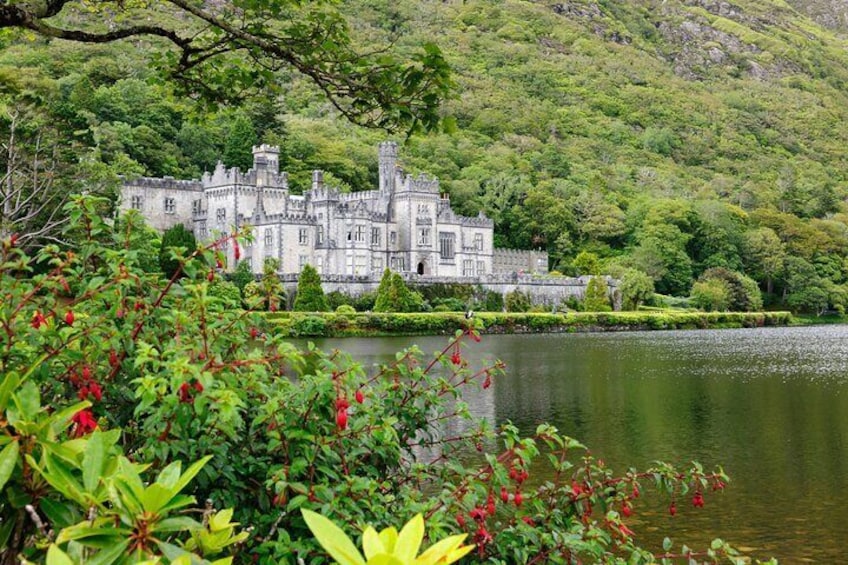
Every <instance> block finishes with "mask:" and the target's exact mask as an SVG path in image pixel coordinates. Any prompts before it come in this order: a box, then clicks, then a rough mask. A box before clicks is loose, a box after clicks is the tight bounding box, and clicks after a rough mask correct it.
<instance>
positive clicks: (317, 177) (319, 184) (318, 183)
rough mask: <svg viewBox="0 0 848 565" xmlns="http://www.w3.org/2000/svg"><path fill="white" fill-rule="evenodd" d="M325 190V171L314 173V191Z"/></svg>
mask: <svg viewBox="0 0 848 565" xmlns="http://www.w3.org/2000/svg"><path fill="white" fill-rule="evenodd" d="M321 188H324V171H312V190H320V189H321Z"/></svg>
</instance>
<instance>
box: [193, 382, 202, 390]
mask: <svg viewBox="0 0 848 565" xmlns="http://www.w3.org/2000/svg"><path fill="white" fill-rule="evenodd" d="M191 386H192V387H194V390H196V391H197V392H203V385H202V384H200V381H194V383H192V385H191Z"/></svg>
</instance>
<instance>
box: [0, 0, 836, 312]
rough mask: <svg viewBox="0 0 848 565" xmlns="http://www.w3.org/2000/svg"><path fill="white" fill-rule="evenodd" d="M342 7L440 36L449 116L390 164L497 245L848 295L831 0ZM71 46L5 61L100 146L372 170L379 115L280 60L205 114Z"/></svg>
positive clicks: (396, 28) (369, 32)
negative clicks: (335, 96) (489, 231)
mask: <svg viewBox="0 0 848 565" xmlns="http://www.w3.org/2000/svg"><path fill="white" fill-rule="evenodd" d="M344 10H345V11H346V12H347V13H348V14H349V18H350V21H351V27H352V30H353V32H354V33H355V34H356V35H357V37H358V38H359V39H360V41H361V42H362V43H363V45H368V44H370V42H371V41H372V40H378V39H379V40H386V39H389V40H391V41H396V42H397V43H398V44H399V45H400V46H402V47H405V46H408V47H410V48H412V47H413V46H418V45H420V44H421V43H422V42H424V41H431V40H432V41H435V42H436V43H437V44H438V45H440V47H441V48H442V49H443V51H444V52H445V54H446V56H447V58H448V60H449V61H450V63H451V65H452V66H453V69H454V73H455V77H454V78H455V81H456V83H457V87H456V95H455V97H454V98H453V99H452V100H451V101H450V102H449V103H448V104H447V105H446V107H445V109H444V111H445V115H446V116H448V117H449V120H448V123H449V124H450V123H455V128H453V129H452V131H450V133H440V134H433V135H429V136H426V137H420V136H418V137H414V138H412V139H410V140H408V142H407V146H406V147H405V149H404V151H403V159H402V160H403V164H404V166H405V167H406V168H407V169H409V170H412V171H427V172H430V173H433V174H435V175H437V176H438V177H439V178H440V179H441V180H442V185H443V187H444V189H445V190H446V191H447V192H449V193H450V195H451V198H452V200H453V203H454V206H455V207H456V208H458V209H460V210H461V211H463V212H465V213H468V214H476V212H477V211H478V210H479V209H483V210H485V211H486V213H487V214H489V215H490V216H491V217H493V218H494V219H495V221H496V230H497V234H498V243H499V244H500V245H508V246H515V247H524V248H530V247H533V248H537V247H541V248H546V249H548V251H549V252H550V254H551V258H552V263H553V265H552V266H554V267H557V268H560V269H561V270H568V269H570V265H571V261H572V259H573V258H574V257H575V256H576V255H577V254H578V253H579V252H580V251H591V252H594V253H596V254H598V255H600V256H601V257H602V258H604V259H605V260H606V262H607V266H608V268H611V269H613V270H615V269H616V268H618V269H619V270H620V269H621V268H624V267H628V268H636V269H639V270H641V271H644V272H646V273H648V274H649V275H650V276H651V277H652V278H653V279H654V280H655V283H656V285H657V288H658V290H661V291H663V292H671V293H676V294H686V293H688V291H689V289H690V287H691V285H692V283H693V281H694V280H695V279H696V278H697V277H698V276H699V275H700V274H701V273H702V272H703V271H704V270H705V269H708V268H710V267H725V268H729V269H732V270H737V271H744V272H745V273H747V274H748V275H750V276H752V277H754V278H755V279H756V280H757V281H758V282H759V283H760V285H761V288H762V289H763V290H770V291H773V293H774V294H773V296H772V297H771V298H772V300H773V301H778V302H786V301H789V302H790V305H792V306H794V307H797V308H803V309H813V310H816V309H821V308H824V307H827V306H828V305H830V306H837V307H841V305H842V304H843V303H844V302H846V301H845V300H844V299H843V298H842V295H843V294H846V293H844V292H843V285H844V283H845V282H846V280H848V267H846V265H845V261H844V258H845V256H846V253H847V252H848V227H846V223H845V222H846V221H848V219H847V218H848V216H846V215H845V214H844V212H845V211H846V210H845V199H846V196H848V180H847V179H846V176H847V175H848V149H846V148H848V128H846V127H845V124H846V118H848V35H847V34H846V30H848V26H846V17H845V16H846V10H845V8H844V5H843V3H841V2H836V1H835V0H831V1H829V2H828V1H827V0H810V1H807V0H793V1H792V2H783V1H768V0H745V1H736V2H733V3H730V2H724V1H718V0H716V1H713V0H699V1H687V2H680V1H671V0H669V1H653V0H639V1H628V2H625V1H609V0H606V1H599V2H590V1H579V0H578V1H570V2H565V1H563V2H553V1H518V0H505V1H503V0H502V1H491V0H467V1H465V2H459V1H445V2H430V1H421V2H413V1H409V0H401V1H391V2H390V1H388V0H379V1H366V0H352V1H350V2H346V3H345V4H344ZM104 52H105V54H104ZM80 53H81V49H80V48H78V47H74V48H71V49H69V48H67V44H65V45H60V44H58V43H53V44H50V45H45V44H44V43H43V42H42V41H38V40H36V41H35V42H33V41H32V40H27V39H26V38H20V37H15V38H12V39H7V40H6V46H5V49H4V51H3V53H2V54H0V64H2V65H3V66H5V67H6V68H8V67H10V66H12V65H15V66H17V67H18V69H20V68H24V69H27V68H28V70H26V72H28V73H31V74H33V75H38V76H42V75H45V74H46V75H48V76H49V77H50V80H52V81H54V82H55V84H54V85H53V86H52V87H51V88H54V89H55V92H56V93H57V96H58V98H59V99H60V100H61V101H62V103H61V104H60V106H61V108H60V109H61V112H62V115H63V116H64V117H65V118H66V119H67V120H68V121H69V122H70V123H71V124H73V128H74V129H73V131H74V132H75V134H74V135H75V136H76V139H78V140H82V141H83V143H84V144H87V145H89V146H93V147H96V150H97V155H98V157H99V158H100V159H102V160H103V161H105V162H106V163H107V164H111V165H112V166H113V167H115V166H117V165H120V166H121V167H128V168H130V169H133V170H136V171H138V172H140V173H144V174H174V175H176V176H186V175H196V174H197V173H198V172H199V171H201V170H203V169H204V168H209V167H211V166H212V165H213V163H214V160H215V159H216V158H217V157H218V156H220V155H224V156H225V157H226V159H225V160H226V161H228V162H229V163H231V164H239V165H241V166H245V165H246V163H247V162H249V145H250V143H251V141H250V140H252V139H257V140H262V141H265V142H271V143H278V144H280V145H281V146H282V148H283V157H282V160H283V163H282V164H283V166H284V167H286V168H287V169H288V170H289V171H290V173H291V175H292V179H293V182H294V184H295V185H296V186H305V185H306V183H307V182H308V177H309V171H310V170H311V169H312V168H317V167H321V168H324V169H326V170H327V171H329V173H330V174H329V175H328V177H329V179H330V181H331V182H336V183H338V184H339V185H340V186H342V187H347V188H350V189H352V190H358V189H362V188H369V187H370V186H372V185H373V183H374V182H375V176H376V163H375V157H374V153H375V151H374V145H375V144H376V143H377V142H378V141H379V140H381V139H382V138H383V136H382V134H381V133H379V132H375V131H370V130H363V129H361V128H355V127H353V126H350V125H348V124H346V123H344V122H342V121H340V120H339V119H338V118H337V116H336V115H335V114H334V112H333V110H332V108H331V107H330V106H329V105H328V104H327V103H326V102H325V101H324V100H323V99H322V98H321V97H320V95H319V94H318V93H316V92H315V91H314V89H313V88H311V87H310V86H309V85H308V84H307V83H306V82H305V81H303V80H300V79H298V78H297V77H291V78H290V80H288V81H287V82H286V86H285V87H284V88H283V91H282V93H281V94H280V96H279V97H278V98H275V99H266V100H259V101H253V102H251V103H250V104H248V105H245V106H244V107H242V108H230V109H225V110H221V111H219V112H217V113H215V114H208V113H204V111H202V110H200V109H198V108H197V107H195V105H194V104H193V103H192V102H191V101H187V100H179V99H176V98H174V97H173V96H171V95H170V90H169V86H168V85H167V84H157V85H150V84H148V83H147V82H145V79H146V78H147V77H148V75H149V72H148V71H147V70H146V67H145V59H144V58H143V57H141V55H140V53H138V52H137V51H133V50H132V49H128V48H127V46H125V45H124V46H119V45H115V46H109V47H105V48H100V55H98V56H97V57H95V56H92V55H83V54H80ZM86 53H90V51H86ZM116 57H117V58H120V59H121V60H122V63H121V64H120V65H118V64H115V62H114V61H115V59H116ZM104 58H105V59H104ZM104 60H108V61H109V64H103V61H104ZM57 61H58V62H57ZM98 61H100V63H99V64H98V63H97V62H98ZM769 258H774V259H775V260H774V261H772V262H769V261H768V259H769ZM771 263H774V264H771ZM811 289H817V290H815V292H813V291H812V290H811ZM793 301H794V302H793Z"/></svg>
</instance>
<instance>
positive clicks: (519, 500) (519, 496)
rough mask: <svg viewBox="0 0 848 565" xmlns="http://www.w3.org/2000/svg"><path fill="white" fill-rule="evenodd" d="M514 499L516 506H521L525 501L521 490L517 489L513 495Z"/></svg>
mask: <svg viewBox="0 0 848 565" xmlns="http://www.w3.org/2000/svg"><path fill="white" fill-rule="evenodd" d="M512 501H513V502H514V503H515V505H516V506H521V503H522V502H524V496H522V494H521V491H520V490H516V491H515V495H514V496H513V497H512Z"/></svg>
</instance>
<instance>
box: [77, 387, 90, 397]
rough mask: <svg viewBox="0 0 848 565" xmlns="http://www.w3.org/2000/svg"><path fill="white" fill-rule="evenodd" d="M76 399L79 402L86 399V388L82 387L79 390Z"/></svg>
mask: <svg viewBox="0 0 848 565" xmlns="http://www.w3.org/2000/svg"><path fill="white" fill-rule="evenodd" d="M77 398H79V399H80V400H85V399H86V398H88V387H85V386H84V387H82V388H81V389H79V390H78V391H77Z"/></svg>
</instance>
